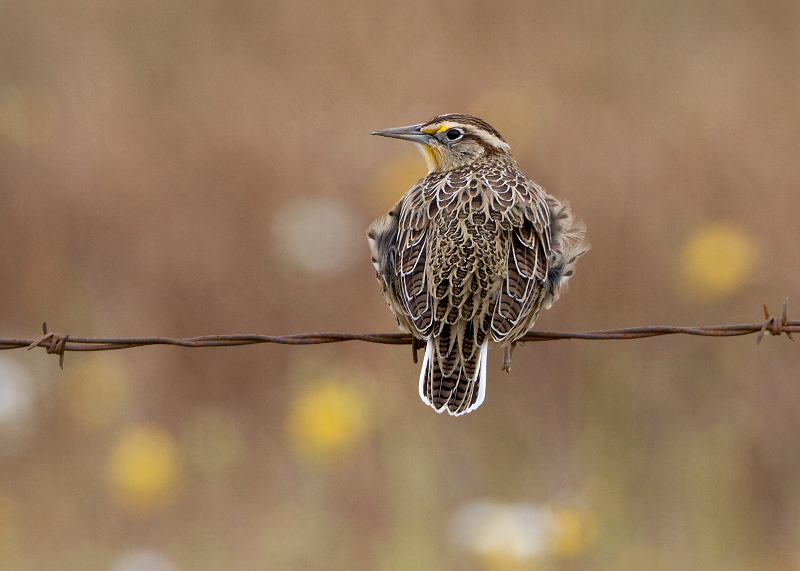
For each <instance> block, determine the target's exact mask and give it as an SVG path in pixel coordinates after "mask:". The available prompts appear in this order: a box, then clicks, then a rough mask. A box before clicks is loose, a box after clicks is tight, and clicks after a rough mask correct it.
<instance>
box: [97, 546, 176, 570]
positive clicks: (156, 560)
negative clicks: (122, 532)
mask: <svg viewBox="0 0 800 571" xmlns="http://www.w3.org/2000/svg"><path fill="white" fill-rule="evenodd" d="M111 571H177V568H176V567H175V566H174V565H173V564H172V563H171V562H170V560H169V559H167V558H166V557H165V556H164V555H163V554H161V553H159V552H158V551H154V550H150V549H139V550H133V551H128V552H127V553H123V554H122V555H121V556H120V557H119V558H118V559H117V560H116V561H114V563H113V564H112V565H111Z"/></svg>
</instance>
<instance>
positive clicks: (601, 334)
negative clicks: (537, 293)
mask: <svg viewBox="0 0 800 571" xmlns="http://www.w3.org/2000/svg"><path fill="white" fill-rule="evenodd" d="M787 302H788V299H787V300H786V301H785V302H784V303H783V312H782V314H781V315H780V316H771V315H770V314H769V310H768V309H767V306H766V305H765V306H764V317H765V321H764V322H763V323H746V324H739V325H705V326H696V327H672V326H663V325H655V326H648V327H628V328H623V329H604V330H601V331H585V332H556V331H530V332H528V333H527V334H525V336H523V337H522V338H520V339H519V340H518V341H517V343H526V342H532V341H556V340H561V339H584V340H611V339H618V340H621V339H643V338H646V337H658V336H661V335H677V334H681V335H696V336H701V337H738V336H741V335H752V334H753V333H758V338H757V340H756V342H757V343H760V342H761V339H762V338H763V336H764V335H765V334H766V333H769V334H770V335H773V336H780V335H782V334H786V336H787V337H789V338H790V339H792V340H794V339H793V338H792V333H800V321H795V320H788V319H787V317H786V311H787ZM42 331H43V333H42V335H41V336H40V337H38V338H36V339H16V338H13V339H2V338H0V351H1V350H7V349H23V348H27V349H33V348H35V347H43V348H44V349H45V350H46V351H47V353H50V354H56V355H58V356H59V364H60V365H61V366H62V367H63V365H64V353H65V352H66V351H115V350H118V349H130V348H133V347H144V346H149V345H174V346H178V347H232V346H237V345H255V344H260V343H277V344H281V345H318V344H323V343H340V342H343V341H364V342H367V343H380V344H384V345H412V343H413V341H412V337H411V335H408V334H404V333H297V334H294V335H250V334H237V335H202V336H199V337H183V338H172V337H120V338H103V337H74V336H72V335H63V336H62V335H59V334H58V333H54V332H48V331H47V323H44V324H43V325H42ZM418 346H419V342H418V341H417V342H416V343H413V349H414V350H415V352H416V348H417V347H418Z"/></svg>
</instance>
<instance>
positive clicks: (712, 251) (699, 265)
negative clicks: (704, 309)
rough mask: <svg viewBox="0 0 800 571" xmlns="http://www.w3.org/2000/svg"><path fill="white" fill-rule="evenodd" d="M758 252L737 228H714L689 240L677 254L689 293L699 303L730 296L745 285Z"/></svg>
mask: <svg viewBox="0 0 800 571" xmlns="http://www.w3.org/2000/svg"><path fill="white" fill-rule="evenodd" d="M756 255H757V250H756V247H755V246H754V245H753V242H752V241H751V239H750V237H749V236H748V235H747V234H745V233H744V232H743V231H742V230H740V229H739V228H736V227H734V226H730V225H727V224H713V225H710V226H706V227H704V228H701V229H700V230H699V231H697V232H695V233H694V234H693V235H691V236H689V238H688V239H687V240H686V242H685V243H684V245H683V249H682V251H681V254H680V270H681V274H682V277H683V278H684V280H683V283H684V284H685V286H686V287H687V288H688V293H689V294H690V295H693V296H694V297H696V298H698V299H701V300H709V299H717V298H721V297H724V296H726V295H729V294H731V293H733V292H735V291H736V290H737V289H739V288H740V287H741V286H742V285H744V284H745V282H746V281H747V279H748V277H749V275H750V274H751V272H752V269H753V266H754V262H755V259H756Z"/></svg>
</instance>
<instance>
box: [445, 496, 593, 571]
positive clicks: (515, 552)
mask: <svg viewBox="0 0 800 571" xmlns="http://www.w3.org/2000/svg"><path fill="white" fill-rule="evenodd" d="M449 535H450V538H451V540H452V542H453V543H454V544H456V545H458V546H460V547H461V548H462V549H465V550H467V551H470V552H472V553H473V554H475V555H477V556H478V557H479V558H480V559H481V561H483V563H484V565H485V567H486V568H488V569H496V570H503V571H504V570H513V569H528V568H530V567H531V564H533V563H534V562H536V561H537V560H540V559H542V558H544V557H548V556H562V557H574V556H577V555H582V554H584V553H585V552H586V551H587V550H588V549H589V548H590V547H591V545H592V543H593V542H594V538H595V536H596V532H595V528H594V523H593V520H592V518H591V517H590V516H589V515H588V514H585V513H583V512H579V511H576V510H572V509H558V510H554V509H551V508H549V507H543V506H535V505H531V504H523V503H520V504H500V503H495V502H490V501H475V502H471V503H469V504H466V505H465V506H463V507H461V508H460V509H458V510H457V511H456V512H455V513H454V514H453V516H452V517H451V518H450V524H449Z"/></svg>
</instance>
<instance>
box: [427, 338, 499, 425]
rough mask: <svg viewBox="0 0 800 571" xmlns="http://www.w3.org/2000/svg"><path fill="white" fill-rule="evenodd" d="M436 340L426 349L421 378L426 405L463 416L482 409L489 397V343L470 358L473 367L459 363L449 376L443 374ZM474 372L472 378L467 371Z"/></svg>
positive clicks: (428, 344) (430, 342)
mask: <svg viewBox="0 0 800 571" xmlns="http://www.w3.org/2000/svg"><path fill="white" fill-rule="evenodd" d="M435 343H436V341H435V339H434V338H433V337H431V338H430V339H428V343H427V345H426V346H425V357H424V358H423V360H422V369H421V371H420V374H419V396H420V398H422V401H423V402H424V403H425V404H428V405H430V406H431V407H433V409H434V410H435V411H436V412H438V413H441V412H443V411H445V410H446V411H447V412H448V414H450V415H452V416H460V415H462V414H465V413H468V412H470V411H473V410H475V409H476V408H478V407H479V406H480V405H481V403H483V399H484V397H486V366H487V365H486V363H487V356H488V354H489V351H488V349H489V340H488V339H487V340H485V341H484V342H483V344H482V345H481V346H480V350H479V351H476V352H475V354H474V355H472V356H471V357H470V361H471V362H469V363H463V362H461V358H459V362H458V363H457V364H456V366H455V367H454V369H453V371H452V372H451V373H450V374H449V375H445V374H444V373H443V371H442V365H441V363H440V360H439V356H438V355H437V352H436V346H435ZM468 369H471V370H474V374H473V376H472V378H470V377H469V375H468V374H467V370H468Z"/></svg>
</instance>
